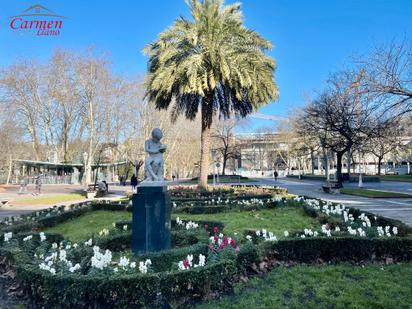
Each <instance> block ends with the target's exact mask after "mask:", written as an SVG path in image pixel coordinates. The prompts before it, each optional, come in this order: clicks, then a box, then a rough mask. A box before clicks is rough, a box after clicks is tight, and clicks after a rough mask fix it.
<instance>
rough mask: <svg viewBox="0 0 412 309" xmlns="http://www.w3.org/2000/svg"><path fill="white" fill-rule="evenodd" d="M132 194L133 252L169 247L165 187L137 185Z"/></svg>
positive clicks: (168, 214)
mask: <svg viewBox="0 0 412 309" xmlns="http://www.w3.org/2000/svg"><path fill="white" fill-rule="evenodd" d="M137 192H138V193H137V194H133V198H132V202H133V225H132V251H133V253H134V254H138V253H146V252H153V251H161V250H166V249H170V227H171V224H170V196H169V194H168V193H167V188H166V187H144V186H142V187H138V189H137Z"/></svg>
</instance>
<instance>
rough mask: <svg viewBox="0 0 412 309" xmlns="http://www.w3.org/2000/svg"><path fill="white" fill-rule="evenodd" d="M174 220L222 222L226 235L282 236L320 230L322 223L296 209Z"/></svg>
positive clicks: (190, 216) (178, 215)
mask: <svg viewBox="0 0 412 309" xmlns="http://www.w3.org/2000/svg"><path fill="white" fill-rule="evenodd" d="M173 217H174V218H176V217H180V219H182V220H186V221H187V220H194V221H196V220H210V221H221V222H223V223H224V224H225V229H224V231H225V233H235V232H237V233H243V231H244V230H245V229H254V230H259V229H267V230H268V231H270V232H273V233H275V235H277V236H278V237H279V236H282V235H283V232H284V231H285V230H286V231H289V232H291V231H297V230H303V229H304V228H315V227H316V228H318V227H319V226H320V223H319V222H318V221H317V220H316V219H314V218H311V217H309V216H306V215H305V214H304V213H303V210H302V209H299V208H296V207H282V208H277V209H264V210H259V211H233V212H224V213H217V214H201V215H192V214H174V215H173Z"/></svg>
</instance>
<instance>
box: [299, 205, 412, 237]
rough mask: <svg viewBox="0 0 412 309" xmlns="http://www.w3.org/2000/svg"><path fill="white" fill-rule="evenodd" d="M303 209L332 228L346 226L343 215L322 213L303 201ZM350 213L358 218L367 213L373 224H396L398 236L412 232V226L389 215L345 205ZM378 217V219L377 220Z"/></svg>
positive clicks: (383, 225)
mask: <svg viewBox="0 0 412 309" xmlns="http://www.w3.org/2000/svg"><path fill="white" fill-rule="evenodd" d="M301 207H302V209H303V210H304V211H305V213H306V214H307V215H309V216H311V217H313V218H317V219H318V220H319V222H320V223H321V224H324V223H328V224H329V225H330V226H331V227H332V228H334V227H335V226H337V225H339V226H340V227H344V228H346V225H345V223H344V222H343V220H342V219H341V217H336V216H334V215H327V214H324V213H322V212H321V211H319V210H316V209H313V208H312V207H310V206H308V205H306V204H304V203H301ZM345 208H346V209H347V210H348V212H349V213H350V214H352V215H353V216H354V218H355V219H356V218H358V217H359V216H360V215H361V214H362V213H363V214H365V215H366V216H367V217H368V218H369V219H370V221H371V224H372V225H373V226H382V227H385V226H396V227H397V228H398V235H397V236H398V237H404V236H407V235H409V234H411V233H412V228H411V227H410V226H408V225H406V224H405V223H403V222H401V221H399V220H396V219H391V218H387V217H383V216H380V215H377V214H374V213H371V212H368V211H363V210H360V209H357V208H352V207H345ZM375 217H376V220H375Z"/></svg>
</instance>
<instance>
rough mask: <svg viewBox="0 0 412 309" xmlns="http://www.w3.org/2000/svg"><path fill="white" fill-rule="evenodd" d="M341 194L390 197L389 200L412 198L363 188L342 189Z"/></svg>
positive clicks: (406, 195)
mask: <svg viewBox="0 0 412 309" xmlns="http://www.w3.org/2000/svg"><path fill="white" fill-rule="evenodd" d="M340 193H343V194H350V195H357V196H364V197H375V198H379V197H383V198H384V197H388V198H391V197H392V198H397V197H412V195H409V194H403V193H397V192H388V191H379V190H370V189H362V188H342V189H340Z"/></svg>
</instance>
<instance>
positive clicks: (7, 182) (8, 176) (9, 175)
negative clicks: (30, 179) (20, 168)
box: [6, 155, 13, 185]
mask: <svg viewBox="0 0 412 309" xmlns="http://www.w3.org/2000/svg"><path fill="white" fill-rule="evenodd" d="M12 168H13V159H12V157H11V155H9V172H8V173H7V180H6V185H8V184H9V183H10V178H11V169H12Z"/></svg>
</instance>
